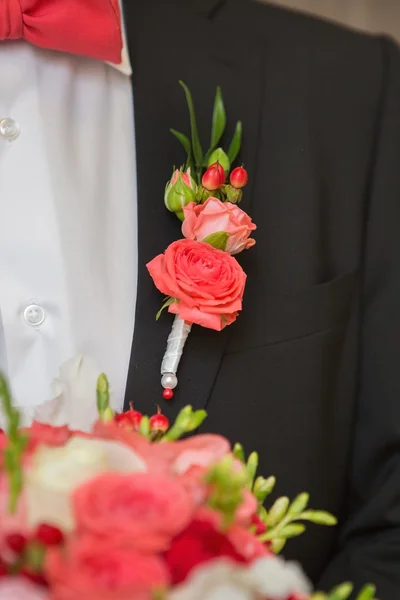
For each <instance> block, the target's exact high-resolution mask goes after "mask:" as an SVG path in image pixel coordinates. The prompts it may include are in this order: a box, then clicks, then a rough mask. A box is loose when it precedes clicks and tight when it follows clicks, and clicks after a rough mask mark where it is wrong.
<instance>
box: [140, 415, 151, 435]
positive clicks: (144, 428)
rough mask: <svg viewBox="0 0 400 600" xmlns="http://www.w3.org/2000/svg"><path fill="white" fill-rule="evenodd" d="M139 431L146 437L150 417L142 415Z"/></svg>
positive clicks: (148, 430) (148, 432)
mask: <svg viewBox="0 0 400 600" xmlns="http://www.w3.org/2000/svg"><path fill="white" fill-rule="evenodd" d="M139 433H141V434H142V435H144V436H145V437H148V436H149V434H150V419H149V417H147V416H143V417H142V420H141V421H140V425H139Z"/></svg>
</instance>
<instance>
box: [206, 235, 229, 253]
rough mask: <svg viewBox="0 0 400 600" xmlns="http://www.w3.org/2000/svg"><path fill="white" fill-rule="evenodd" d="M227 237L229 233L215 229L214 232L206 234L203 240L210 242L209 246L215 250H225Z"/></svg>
mask: <svg viewBox="0 0 400 600" xmlns="http://www.w3.org/2000/svg"><path fill="white" fill-rule="evenodd" d="M228 238H229V233H226V231H216V232H215V233H210V235H207V236H206V237H205V238H204V239H203V242H205V243H206V244H210V246H212V247H213V248H216V249H217V250H224V251H225V250H226V244H227V242H228Z"/></svg>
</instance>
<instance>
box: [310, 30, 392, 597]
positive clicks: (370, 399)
mask: <svg viewBox="0 0 400 600" xmlns="http://www.w3.org/2000/svg"><path fill="white" fill-rule="evenodd" d="M381 51H382V57H383V89H382V96H381V105H380V111H379V118H378V123H377V133H376V143H375V150H374V157H373V160H372V164H371V175H370V181H369V182H368V187H369V190H368V196H369V200H368V206H367V210H366V223H365V237H364V247H363V268H362V272H363V290H362V308H361V314H362V317H361V331H360V360H359V397H358V404H357V414H356V420H355V427H354V436H355V437H354V446H353V456H352V465H351V475H350V484H349V503H348V511H347V514H348V518H347V520H346V521H345V522H344V526H343V528H342V532H341V536H340V545H339V547H338V552H337V554H336V556H335V557H334V560H333V561H332V563H331V564H330V565H329V566H328V569H327V571H326V573H325V576H324V577H323V580H322V582H321V586H320V587H321V588H322V589H329V588H330V587H331V586H332V585H336V584H337V583H339V582H342V581H344V580H345V581H353V582H354V583H355V584H356V586H357V587H358V588H360V587H361V586H362V585H363V584H364V583H367V582H371V583H375V584H376V586H377V597H378V598H379V600H396V599H399V598H400V49H399V48H398V47H397V46H396V45H395V44H394V43H393V42H391V41H389V40H386V39H382V40H381Z"/></svg>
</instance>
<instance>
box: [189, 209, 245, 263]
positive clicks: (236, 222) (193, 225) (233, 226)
mask: <svg viewBox="0 0 400 600" xmlns="http://www.w3.org/2000/svg"><path fill="white" fill-rule="evenodd" d="M183 212H184V215H185V220H184V221H183V224H182V233H183V235H184V236H185V238H188V239H190V240H197V241H199V242H202V241H204V240H205V239H206V238H207V237H208V236H210V235H212V234H215V233H221V232H223V233H227V234H228V236H229V237H228V239H227V242H226V248H225V252H229V254H238V253H239V252H241V251H242V250H247V249H248V248H251V247H252V246H254V244H255V243H256V242H255V240H253V239H252V238H250V237H249V236H250V235H251V232H252V231H254V230H255V229H256V225H255V224H254V223H252V221H251V218H250V217H249V215H248V214H247V213H245V212H244V211H243V210H241V209H240V208H239V207H238V206H236V204H231V202H221V200H217V198H212V197H211V198H209V199H208V200H207V201H206V202H205V203H204V204H196V203H195V202H191V203H190V204H188V205H187V206H185V207H184V209H183Z"/></svg>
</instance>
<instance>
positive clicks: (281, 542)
mask: <svg viewBox="0 0 400 600" xmlns="http://www.w3.org/2000/svg"><path fill="white" fill-rule="evenodd" d="M285 546H286V540H285V539H284V538H275V539H274V540H272V541H271V549H272V552H273V553H274V554H279V553H280V552H282V550H283V549H284V547H285Z"/></svg>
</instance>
